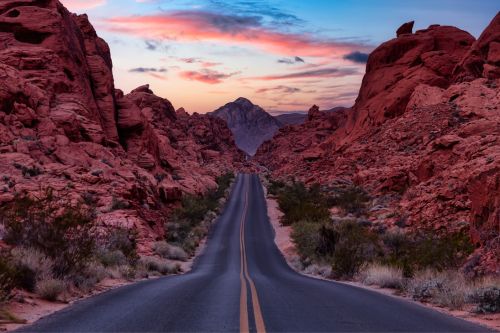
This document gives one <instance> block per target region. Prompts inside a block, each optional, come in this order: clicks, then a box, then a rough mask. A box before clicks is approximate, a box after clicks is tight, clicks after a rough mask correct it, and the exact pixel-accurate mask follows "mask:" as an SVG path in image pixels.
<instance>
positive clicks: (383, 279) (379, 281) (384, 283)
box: [359, 264, 404, 289]
mask: <svg viewBox="0 0 500 333" xmlns="http://www.w3.org/2000/svg"><path fill="white" fill-rule="evenodd" d="M359 279H360V280H361V282H362V283H363V284H366V285H369V286H370V285H376V286H379V287H382V288H394V289H401V288H403V286H404V278H403V271H402V269H401V268H396V267H391V266H386V265H380V264H371V265H368V266H367V267H366V268H364V269H363V270H362V271H361V273H360V275H359Z"/></svg>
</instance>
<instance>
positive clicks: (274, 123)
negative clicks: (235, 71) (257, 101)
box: [210, 97, 282, 156]
mask: <svg viewBox="0 0 500 333" xmlns="http://www.w3.org/2000/svg"><path fill="white" fill-rule="evenodd" d="M210 114H211V115H213V116H215V117H217V118H220V119H223V120H224V121H225V122H226V123H227V125H228V127H229V128H230V129H231V131H232V132H233V134H234V137H235V141H236V145H237V146H238V147H239V148H240V149H241V150H243V151H245V152H246V153H247V154H249V155H252V156H253V155H254V154H255V152H256V151H257V148H258V147H259V146H260V145H261V144H262V143H263V142H265V141H267V140H269V139H271V138H272V137H273V135H274V134H275V133H276V132H277V131H278V129H279V128H280V127H282V124H281V123H280V122H279V121H278V120H277V119H276V118H274V117H273V116H271V115H270V114H268V113H267V112H266V111H264V109H262V108H261V107H260V106H258V105H254V104H253V103H252V102H250V101H249V100H248V99H246V98H243V97H240V98H238V99H237V100H235V101H234V102H231V103H227V104H226V105H224V106H222V107H220V108H219V109H217V110H215V111H213V112H211V113H210Z"/></svg>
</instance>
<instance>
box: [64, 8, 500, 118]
mask: <svg viewBox="0 0 500 333" xmlns="http://www.w3.org/2000/svg"><path fill="white" fill-rule="evenodd" d="M62 2H63V4H64V5H65V6H66V7H67V8H68V9H69V10H71V11H73V12H76V13H78V14H83V13H86V14H88V16H89V18H90V21H91V23H92V24H93V25H94V27H95V28H96V30H97V33H98V34H99V36H101V37H102V38H104V39H105V40H106V41H107V42H108V44H109V46H110V48H111V55H112V59H113V65H114V67H113V72H114V76H115V85H116V87H117V88H119V89H122V90H123V91H125V93H127V92H129V91H130V90H132V89H134V88H136V87H138V86H140V85H143V84H146V83H149V84H150V87H151V89H152V90H153V91H154V92H155V94H157V95H159V96H161V97H164V98H167V99H168V100H170V102H172V104H173V105H174V107H175V108H179V107H184V108H185V109H186V111H188V112H190V113H193V112H198V113H206V112H210V111H213V110H215V109H217V108H218V107H220V106H222V105H224V104H226V103H228V102H231V101H233V100H235V99H237V98H238V97H246V98H248V99H250V100H251V101H252V102H254V103H255V104H258V105H260V106H262V107H263V108H264V109H265V110H267V111H268V112H271V113H274V114H278V113H281V112H292V111H307V110H308V109H309V108H310V107H311V106H312V105H313V104H317V105H319V106H320V107H321V108H322V109H330V108H333V107H336V106H346V107H349V106H351V105H352V104H353V103H354V100H355V99H356V96H357V94H358V91H359V87H360V84H361V80H362V78H363V74H364V71H365V67H366V59H367V57H368V54H369V53H370V52H371V51H372V50H373V49H374V48H375V47H377V46H378V45H379V44H380V43H382V42H384V41H386V40H389V39H391V38H394V37H395V31H396V29H397V28H398V27H399V26H400V25H401V24H402V23H404V22H407V21H411V20H415V28H414V31H415V30H418V29H424V28H426V27H428V26H429V25H430V24H441V25H454V26H457V27H459V28H461V29H464V30H466V31H468V32H470V33H471V34H472V35H474V36H475V37H476V38H477V37H478V36H479V35H480V34H481V32H482V30H483V29H484V28H485V27H486V26H487V25H488V23H489V22H490V21H491V19H492V18H493V17H494V15H495V14H496V13H497V12H498V10H499V9H500V3H499V1H498V0H491V1H490V0H478V1H471V0H419V1H401V0H385V1H374V0H364V1H362V0H242V1H240V0H233V1H231V0H200V1H195V0H62Z"/></svg>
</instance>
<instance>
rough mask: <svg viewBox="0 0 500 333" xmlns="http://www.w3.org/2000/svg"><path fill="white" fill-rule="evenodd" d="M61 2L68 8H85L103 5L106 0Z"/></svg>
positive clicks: (66, 0) (65, 0)
mask: <svg viewBox="0 0 500 333" xmlns="http://www.w3.org/2000/svg"><path fill="white" fill-rule="evenodd" d="M62 3H63V4H64V6H66V8H68V9H69V10H75V11H78V10H85V9H92V8H95V7H99V6H103V5H105V4H106V0H63V1H62Z"/></svg>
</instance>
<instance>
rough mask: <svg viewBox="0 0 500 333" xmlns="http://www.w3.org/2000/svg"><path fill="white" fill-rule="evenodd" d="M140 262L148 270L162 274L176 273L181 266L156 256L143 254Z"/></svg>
mask: <svg viewBox="0 0 500 333" xmlns="http://www.w3.org/2000/svg"><path fill="white" fill-rule="evenodd" d="M139 262H140V264H141V265H143V266H144V267H145V268H146V269H147V270H148V271H152V272H158V273H160V274H162V275H167V274H175V273H178V272H179V270H180V266H179V265H178V264H174V263H171V262H168V261H166V260H163V259H160V258H156V257H150V256H143V257H141V259H140V261H139Z"/></svg>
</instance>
